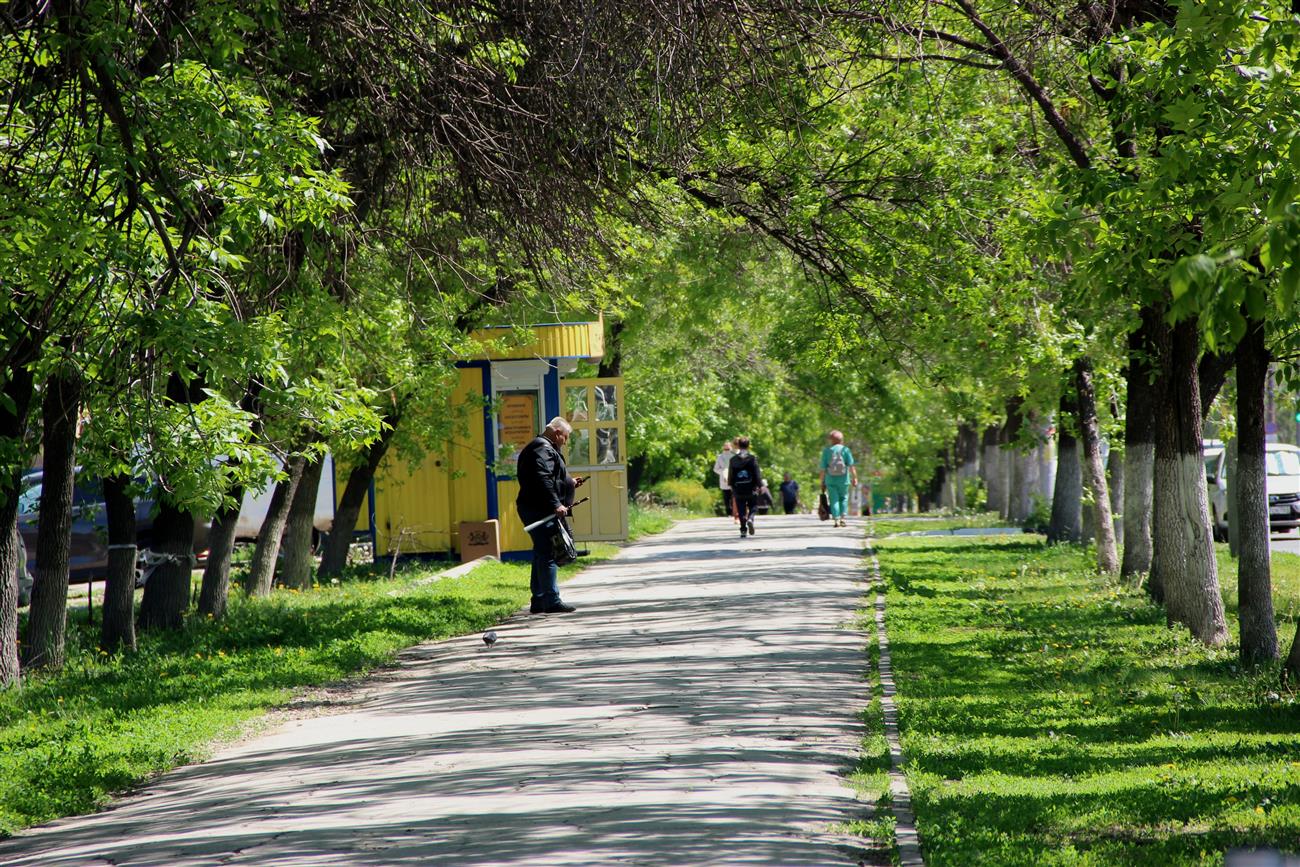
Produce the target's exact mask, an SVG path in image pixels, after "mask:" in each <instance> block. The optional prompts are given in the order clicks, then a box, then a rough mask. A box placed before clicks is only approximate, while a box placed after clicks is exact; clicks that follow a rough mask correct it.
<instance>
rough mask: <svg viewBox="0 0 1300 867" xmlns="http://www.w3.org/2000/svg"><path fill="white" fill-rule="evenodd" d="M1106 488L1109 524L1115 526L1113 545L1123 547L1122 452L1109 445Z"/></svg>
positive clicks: (1113, 445)
mask: <svg viewBox="0 0 1300 867" xmlns="http://www.w3.org/2000/svg"><path fill="white" fill-rule="evenodd" d="M1106 486H1107V487H1108V488H1109V489H1110V514H1111V523H1112V524H1113V525H1114V526H1115V544H1117V545H1119V546H1120V547H1121V548H1122V547H1123V545H1124V450H1123V449H1122V448H1119V447H1118V446H1116V445H1115V444H1114V443H1113V442H1112V443H1111V447H1110V452H1109V454H1107V455H1106Z"/></svg>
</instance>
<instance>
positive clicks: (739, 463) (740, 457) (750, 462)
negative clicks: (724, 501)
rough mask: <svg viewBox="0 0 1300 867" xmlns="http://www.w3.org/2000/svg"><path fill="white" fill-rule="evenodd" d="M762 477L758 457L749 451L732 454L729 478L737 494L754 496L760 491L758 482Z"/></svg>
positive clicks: (732, 488)
mask: <svg viewBox="0 0 1300 867" xmlns="http://www.w3.org/2000/svg"><path fill="white" fill-rule="evenodd" d="M762 478H763V475H762V473H760V472H759V470H758V458H756V457H754V456H753V455H752V454H750V453H749V452H741V453H739V454H736V455H732V457H731V467H730V470H729V471H728V473H727V480H728V482H729V483H730V484H731V490H732V491H733V492H734V493H735V494H736V496H738V497H752V496H753V495H754V493H755V492H757V491H758V483H759V481H760V480H761V479H762Z"/></svg>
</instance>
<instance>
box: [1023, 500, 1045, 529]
mask: <svg viewBox="0 0 1300 867" xmlns="http://www.w3.org/2000/svg"><path fill="white" fill-rule="evenodd" d="M1021 526H1022V527H1024V528H1025V529H1026V530H1027V531H1029V532H1030V533H1044V534H1046V533H1047V530H1048V528H1049V527H1051V526H1052V501H1051V500H1049V499H1047V498H1046V497H1044V496H1042V495H1040V494H1030V495H1029V517H1027V518H1025V520H1024V523H1023V524H1021Z"/></svg>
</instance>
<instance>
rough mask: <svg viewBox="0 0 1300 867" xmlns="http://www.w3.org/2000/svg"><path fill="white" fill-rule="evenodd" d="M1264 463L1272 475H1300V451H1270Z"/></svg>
mask: <svg viewBox="0 0 1300 867" xmlns="http://www.w3.org/2000/svg"><path fill="white" fill-rule="evenodd" d="M1264 463H1265V465H1266V466H1267V467H1268V474H1269V475H1270V476H1300V452H1290V451H1287V452H1269V453H1268V455H1267V456H1266V457H1265V459H1264Z"/></svg>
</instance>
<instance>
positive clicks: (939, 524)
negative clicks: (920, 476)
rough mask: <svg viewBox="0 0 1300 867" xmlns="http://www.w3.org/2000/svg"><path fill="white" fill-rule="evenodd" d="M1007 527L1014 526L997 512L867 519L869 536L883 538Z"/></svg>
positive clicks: (932, 513)
mask: <svg viewBox="0 0 1300 867" xmlns="http://www.w3.org/2000/svg"><path fill="white" fill-rule="evenodd" d="M1006 526H1014V524H1013V523H1011V522H1009V521H1007V519H1006V518H1003V517H1002V516H1001V515H999V514H998V513H997V512H976V513H973V514H968V515H947V514H941V513H938V512H921V513H918V514H915V515H893V514H884V515H879V516H875V517H872V518H869V519H867V534H868V535H870V536H874V537H876V538H881V537H884V536H892V535H894V534H895V533H925V532H928V531H930V530H961V529H964V528H966V527H1006Z"/></svg>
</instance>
